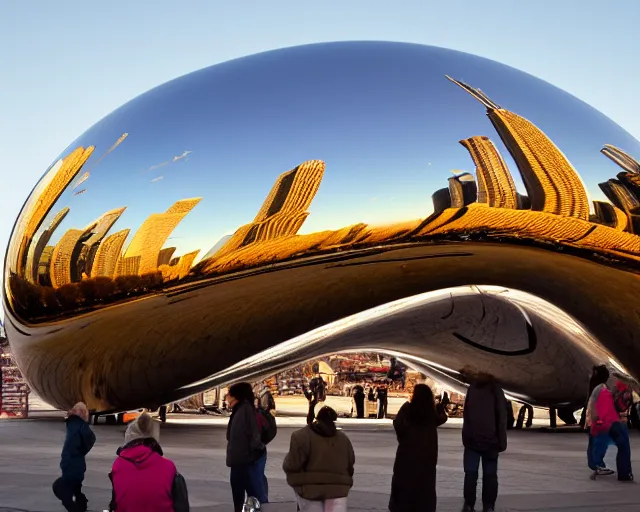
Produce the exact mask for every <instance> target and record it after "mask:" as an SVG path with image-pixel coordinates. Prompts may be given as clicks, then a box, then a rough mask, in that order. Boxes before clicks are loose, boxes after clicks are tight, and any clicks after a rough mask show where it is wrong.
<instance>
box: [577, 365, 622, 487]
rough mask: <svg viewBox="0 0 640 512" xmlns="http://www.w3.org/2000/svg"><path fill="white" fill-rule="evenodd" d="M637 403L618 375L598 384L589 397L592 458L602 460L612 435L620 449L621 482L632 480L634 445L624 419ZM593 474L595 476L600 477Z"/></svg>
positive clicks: (619, 470)
mask: <svg viewBox="0 0 640 512" xmlns="http://www.w3.org/2000/svg"><path fill="white" fill-rule="evenodd" d="M632 402H633V394H632V391H631V388H630V387H629V386H628V385H627V384H626V383H625V382H623V381H622V380H621V379H620V378H618V377H615V376H614V377H613V379H610V380H609V382H608V383H606V384H600V385H599V386H597V387H596V388H595V389H594V390H593V393H592V395H591V398H590V399H589V410H588V411H587V420H588V422H589V424H590V425H591V427H590V430H591V435H592V436H593V446H592V455H591V456H592V460H593V461H599V460H602V459H603V458H604V455H605V453H606V451H607V448H608V446H609V438H610V439H611V441H613V443H614V444H615V445H616V446H617V448H618V454H617V456H616V470H617V473H618V481H621V482H632V481H633V471H632V468H631V445H630V443H629V431H628V429H627V426H626V425H625V424H624V422H623V421H622V418H621V414H623V413H626V411H628V410H629V407H630V406H631V403H632ZM597 474H599V473H597V472H596V474H594V475H592V478H594V477H595V476H597Z"/></svg>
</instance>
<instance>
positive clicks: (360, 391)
mask: <svg viewBox="0 0 640 512" xmlns="http://www.w3.org/2000/svg"><path fill="white" fill-rule="evenodd" d="M354 389H355V391H354V393H353V401H354V402H355V404H356V416H357V417H358V418H360V419H362V418H364V400H365V398H366V396H365V394H364V388H363V387H362V386H361V385H360V384H358V385H357V386H355V387H354Z"/></svg>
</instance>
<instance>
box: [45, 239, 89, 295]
mask: <svg viewBox="0 0 640 512" xmlns="http://www.w3.org/2000/svg"><path fill="white" fill-rule="evenodd" d="M86 233H87V230H83V229H69V230H67V232H66V233H65V234H64V235H62V238H60V240H59V241H58V243H57V244H56V246H55V248H54V249H53V254H52V255H51V264H50V272H51V285H52V286H53V287H54V288H59V287H60V286H63V285H65V284H69V283H71V282H72V279H71V271H72V269H71V266H72V264H73V259H74V252H75V249H76V247H77V246H78V245H79V244H80V242H81V240H82V237H83V236H84V235H86Z"/></svg>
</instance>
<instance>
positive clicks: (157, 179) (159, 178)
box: [151, 176, 164, 183]
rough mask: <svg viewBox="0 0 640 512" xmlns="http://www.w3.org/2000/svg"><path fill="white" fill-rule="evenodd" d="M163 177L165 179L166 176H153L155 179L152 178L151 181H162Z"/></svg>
mask: <svg viewBox="0 0 640 512" xmlns="http://www.w3.org/2000/svg"><path fill="white" fill-rule="evenodd" d="M163 179H164V176H158V177H157V178H153V179H152V180H151V183H156V182H158V181H160V180H163Z"/></svg>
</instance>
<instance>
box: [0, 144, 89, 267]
mask: <svg viewBox="0 0 640 512" xmlns="http://www.w3.org/2000/svg"><path fill="white" fill-rule="evenodd" d="M94 149H95V148H94V146H89V147H88V148H87V149H85V148H83V147H78V148H76V149H75V150H74V151H72V152H71V153H70V154H69V155H68V156H66V157H65V158H63V159H61V160H58V161H57V162H56V163H55V164H54V165H53V166H52V167H51V169H49V172H47V174H46V175H45V176H44V178H42V180H40V182H39V183H38V185H37V186H36V188H35V189H34V191H33V192H32V193H31V196H30V197H29V200H28V201H27V204H26V205H25V207H24V208H23V211H22V214H21V215H20V218H19V219H18V222H17V225H16V230H15V232H16V233H21V234H22V238H21V240H20V242H19V243H18V245H17V250H18V254H17V258H15V259H14V258H12V257H11V254H10V255H9V256H10V257H9V261H16V262H17V268H16V269H15V271H16V272H17V273H18V274H19V275H24V273H25V272H24V271H25V267H26V264H27V255H28V251H29V248H30V246H31V242H32V240H33V236H34V235H35V233H36V232H37V231H38V229H39V228H40V226H41V225H42V222H43V221H44V219H45V218H46V216H47V215H48V214H49V211H50V210H51V208H52V207H53V205H54V204H55V202H56V201H57V200H58V198H59V197H60V195H61V194H62V193H63V192H64V190H65V189H66V188H67V186H68V185H69V183H71V181H72V180H73V178H74V177H75V176H76V175H77V174H78V172H79V171H80V169H82V166H83V165H84V164H85V163H86V162H87V160H88V159H89V157H90V156H91V154H92V153H93V150H94ZM12 246H13V247H16V246H15V244H12Z"/></svg>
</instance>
